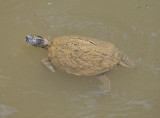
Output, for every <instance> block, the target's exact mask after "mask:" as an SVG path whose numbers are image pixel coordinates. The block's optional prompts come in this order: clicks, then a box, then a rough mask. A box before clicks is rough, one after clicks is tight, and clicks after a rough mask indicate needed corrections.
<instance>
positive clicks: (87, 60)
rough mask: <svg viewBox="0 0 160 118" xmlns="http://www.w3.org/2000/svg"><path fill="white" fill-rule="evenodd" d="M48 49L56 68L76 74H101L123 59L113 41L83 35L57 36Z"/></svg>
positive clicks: (49, 56) (50, 59)
mask: <svg viewBox="0 0 160 118" xmlns="http://www.w3.org/2000/svg"><path fill="white" fill-rule="evenodd" d="M48 51H49V53H48V58H49V61H50V63H51V64H52V65H53V66H54V67H55V69H56V70H61V71H65V72H67V73H69V74H75V75H99V74H102V73H105V72H107V71H109V70H111V69H113V67H115V66H116V65H117V64H118V63H120V62H121V60H122V59H121V56H120V51H119V50H118V49H117V48H116V47H115V46H114V45H113V44H112V43H110V42H105V41H102V40H97V39H93V38H88V37H81V36H64V37H58V38H55V39H54V40H53V42H52V45H51V47H50V48H49V49H48Z"/></svg>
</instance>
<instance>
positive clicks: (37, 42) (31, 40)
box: [26, 35, 51, 48]
mask: <svg viewBox="0 0 160 118" xmlns="http://www.w3.org/2000/svg"><path fill="white" fill-rule="evenodd" d="M26 42H27V43H28V44H30V45H33V46H36V47H42V48H48V47H50V46H51V42H49V41H48V40H47V39H46V38H43V37H42V36H37V35H27V36H26Z"/></svg>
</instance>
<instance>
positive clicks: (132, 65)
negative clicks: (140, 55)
mask: <svg viewBox="0 0 160 118" xmlns="http://www.w3.org/2000/svg"><path fill="white" fill-rule="evenodd" d="M120 55H121V62H119V64H120V65H121V66H124V67H127V68H131V69H135V68H136V65H135V63H134V62H133V61H132V60H130V59H129V58H128V56H127V55H126V54H125V53H124V52H120Z"/></svg>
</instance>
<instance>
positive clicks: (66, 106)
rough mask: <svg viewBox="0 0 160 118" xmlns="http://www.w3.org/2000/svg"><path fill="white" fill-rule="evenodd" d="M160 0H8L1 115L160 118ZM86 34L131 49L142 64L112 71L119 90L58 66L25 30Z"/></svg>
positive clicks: (3, 16)
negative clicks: (51, 66) (52, 67)
mask: <svg viewBox="0 0 160 118" xmlns="http://www.w3.org/2000/svg"><path fill="white" fill-rule="evenodd" d="M159 6H160V1H159V0H152V1H149V0H134V1H133V0H132V1H131V0H114V1H113V0H45V1H39V0H28V1H26V0H7V1H6V0H1V1H0V118H28V117H31V118H33V117H34V118H44V117H46V118H53V117H54V118H153V117H154V118H158V117H160V115H159V109H160V100H159V97H160V86H159V83H160V62H159V60H160V54H159V50H160V46H159V45H160V22H159V21H160V15H159V11H160V7H159ZM27 34H38V35H41V36H45V37H48V38H49V40H52V39H53V38H54V37H57V36H64V35H72V34H74V35H75V34H77V35H83V36H89V37H93V38H98V39H99V40H105V41H110V42H112V43H114V44H115V45H116V46H117V47H118V48H119V49H121V50H124V51H125V52H126V53H127V54H128V55H129V57H130V58H132V59H133V60H134V61H135V62H136V65H137V69H136V70H128V69H126V68H123V67H117V68H115V69H114V70H112V71H110V72H108V73H107V76H108V78H109V79H110V81H111V91H110V92H109V93H107V94H106V95H102V94H99V93H97V90H99V87H98V86H99V85H100V82H99V81H98V80H97V79H96V78H95V77H83V76H80V77H77V76H73V75H68V74H65V73H61V72H56V73H52V72H50V71H49V70H48V69H46V68H45V67H44V66H43V65H42V64H41V60H42V59H43V58H44V57H46V55H47V51H46V50H43V49H40V48H36V47H31V46H28V45H27V44H26V42H25V41H24V39H25V35H27Z"/></svg>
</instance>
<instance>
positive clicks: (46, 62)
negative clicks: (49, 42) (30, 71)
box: [42, 57, 55, 72]
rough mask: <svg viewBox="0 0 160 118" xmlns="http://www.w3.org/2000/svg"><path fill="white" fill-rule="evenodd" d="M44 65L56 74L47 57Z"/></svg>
mask: <svg viewBox="0 0 160 118" xmlns="http://www.w3.org/2000/svg"><path fill="white" fill-rule="evenodd" d="M42 63H43V65H44V66H45V67H47V68H49V69H50V70H51V71H52V72H55V69H54V67H53V66H52V64H51V63H50V62H49V59H48V57H47V58H44V59H43V60H42Z"/></svg>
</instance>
